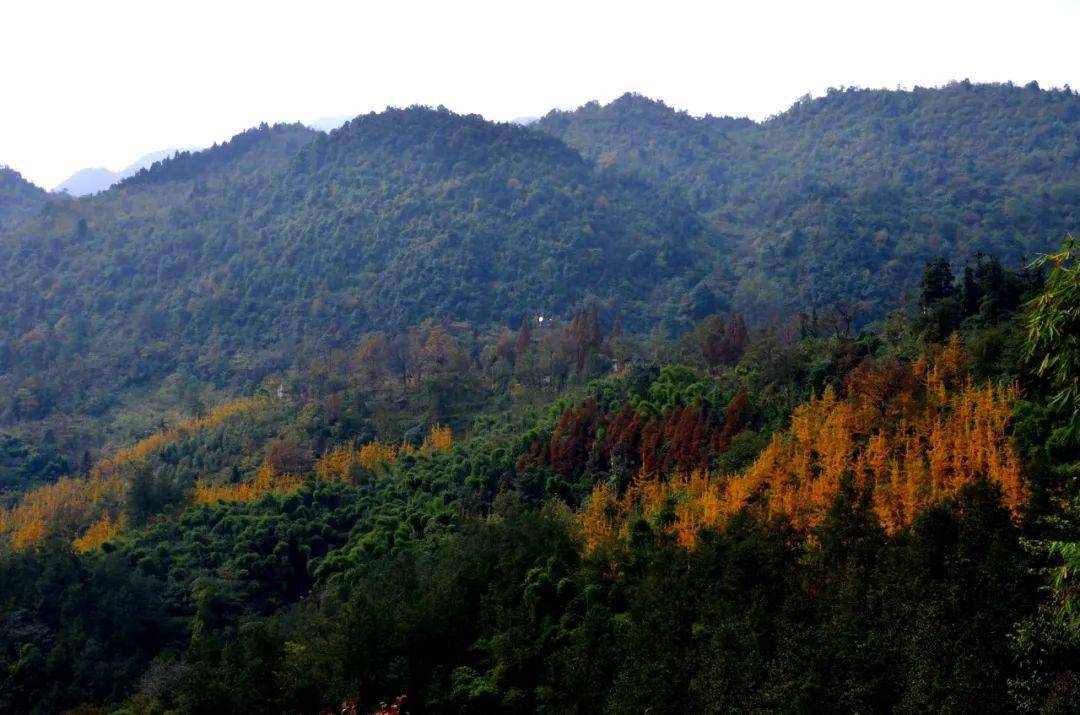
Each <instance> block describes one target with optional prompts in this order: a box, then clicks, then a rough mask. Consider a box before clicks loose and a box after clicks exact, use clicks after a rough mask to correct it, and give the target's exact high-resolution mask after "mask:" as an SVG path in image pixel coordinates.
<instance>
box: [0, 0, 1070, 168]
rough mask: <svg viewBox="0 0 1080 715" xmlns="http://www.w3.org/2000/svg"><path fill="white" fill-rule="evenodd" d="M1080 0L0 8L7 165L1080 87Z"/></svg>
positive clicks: (6, 1) (403, 1) (35, 4)
mask: <svg viewBox="0 0 1080 715" xmlns="http://www.w3.org/2000/svg"><path fill="white" fill-rule="evenodd" d="M1078 33H1080V0H1013V1H1011V2H997V1H995V0H981V1H979V2H966V1H963V2H960V1H951V0H934V1H933V2H925V1H924V0H913V1H908V2H897V1H895V0H894V1H892V2H874V1H873V0H862V1H860V2H830V1H818V2H809V1H803V2H772V1H762V0H741V1H740V2H732V3H728V2H709V3H705V2H701V3H697V2H682V1H677V0H657V1H656V2H650V3H639V2H633V1H630V0H622V1H621V2H600V1H595V2H593V1H590V0H576V1H571V2H564V1H562V0H540V1H537V0H531V1H530V2H516V1H513V0H502V1H501V2H464V1H462V2H452V1H449V0H444V1H443V2H419V1H417V0H397V1H388V2H330V1H321V0H304V1H302V2H301V1H297V2H292V3H278V2H272V1H268V0H262V2H239V1H236V2H234V1H232V0H216V1H215V2H203V1H202V0H186V1H184V2H162V1H160V0H142V1H140V2H119V1H110V0H96V1H94V2H87V1H86V0H80V1H79V2H57V1H50V0H2V1H0V165H2V164H8V165H10V166H12V167H13V168H15V169H18V170H19V171H21V172H22V173H23V175H24V176H26V177H27V178H29V179H30V180H32V181H34V182H35V183H38V184H39V185H42V186H46V187H52V186H54V185H55V184H57V183H58V182H60V181H61V180H63V179H65V178H66V177H67V176H68V175H69V174H70V173H72V172H73V171H74V170H76V169H79V168H83V167H89V166H105V167H108V168H111V169H119V168H121V167H123V166H125V165H126V164H128V163H130V162H131V161H132V160H134V159H135V158H136V157H138V156H140V155H142V154H145V153H148V152H151V151H154V150H157V149H162V148H167V147H173V146H205V145H208V144H211V143H213V142H214V141H221V140H223V139H226V138H228V137H229V136H231V135H232V134H235V133H236V132H238V131H241V130H243V129H245V128H247V127H249V126H252V125H255V124H258V123H259V122H261V121H268V122H274V121H296V120H300V121H305V122H308V121H312V120H314V119H316V118H318V117H321V116H332V115H344V114H350V115H352V114H358V113H361V112H366V111H370V110H373V109H382V108H383V107H385V106H387V105H396V106H400V105H408V104H417V103H419V104H431V105H436V104H444V105H446V106H447V107H449V108H451V109H453V110H455V111H459V112H478V113H480V114H483V115H484V116H486V117H489V118H492V119H511V118H514V117H518V116H524V115H539V114H543V113H545V112H546V111H547V110H548V109H551V108H553V107H559V108H572V107H575V106H578V105H580V104H582V103H584V102H586V101H588V100H590V99H599V100H601V101H607V100H610V99H612V98H613V97H615V96H617V95H619V94H621V93H623V92H625V91H630V90H633V91H637V92H641V93H643V94H646V95H649V96H652V97H656V98H660V99H663V100H664V101H666V102H667V103H668V104H670V105H673V106H675V107H677V108H680V109H687V110H689V111H690V112H691V113H693V114H705V113H712V114H734V115H750V116H752V117H764V116H768V115H770V114H775V113H777V112H779V111H782V110H783V109H785V108H787V107H788V106H789V105H790V104H791V103H792V102H793V101H794V100H795V99H796V98H798V97H799V96H801V95H803V94H806V93H807V92H809V93H812V94H815V95H817V94H821V93H822V92H824V91H825V90H826V89H827V88H828V87H830V86H863V87H897V86H905V87H910V86H912V85H916V84H918V85H923V86H931V85H940V84H943V83H945V82H948V81H949V80H952V79H963V78H965V77H966V78H970V79H971V80H973V81H985V82H989V81H1007V80H1011V81H1013V82H1017V83H1026V82H1028V81H1030V80H1032V79H1034V80H1037V81H1038V82H1039V83H1040V84H1041V85H1043V86H1044V87H1050V86H1062V85H1065V84H1069V83H1071V84H1073V85H1074V86H1080V51H1078V50H1077V43H1076V38H1077V36H1078Z"/></svg>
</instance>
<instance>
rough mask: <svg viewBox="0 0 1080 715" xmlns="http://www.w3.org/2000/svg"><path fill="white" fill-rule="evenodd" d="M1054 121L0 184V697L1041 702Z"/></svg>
mask: <svg viewBox="0 0 1080 715" xmlns="http://www.w3.org/2000/svg"><path fill="white" fill-rule="evenodd" d="M1078 104H1080V99H1078V97H1077V96H1076V95H1075V94H1074V93H1072V92H1071V91H1055V92H1043V91H1041V90H1039V89H1038V88H1036V87H1033V86H1031V87H1025V88H1017V87H1012V86H972V85H969V84H967V83H961V84H955V85H950V86H949V87H947V88H944V89H940V90H921V89H920V90H915V91H912V92H886V91H837V92H831V93H830V94H829V95H828V96H826V97H823V98H821V99H817V100H804V101H800V102H799V103H798V104H796V105H795V106H794V107H793V108H791V109H790V110H789V111H787V112H785V113H784V114H781V115H779V116H777V117H774V118H772V119H769V120H767V121H765V122H760V123H757V122H752V121H749V120H745V119H731V118H711V117H706V118H703V119H695V118H693V117H690V116H688V115H686V114H683V113H679V112H675V111H673V110H671V109H669V108H667V107H666V106H664V105H662V104H661V103H658V102H653V101H651V100H647V99H644V98H641V97H637V96H633V95H628V96H626V97H623V98H621V99H619V100H616V101H615V102H613V103H612V104H610V105H607V106H604V107H601V106H599V105H595V104H592V105H586V106H585V107H582V108H581V109H579V110H576V111H574V112H556V113H552V114H549V115H548V116H547V117H545V118H544V119H542V120H540V121H539V122H538V123H535V124H530V125H529V126H528V127H524V126H518V125H516V124H498V123H492V122H488V121H485V120H484V119H483V118H481V117H478V116H461V115H457V114H453V113H451V112H449V111H447V110H445V109H442V108H439V109H430V108H423V107H412V108H408V109H390V110H387V111H385V112H381V113H372V114H368V115H364V116H361V117H357V118H355V119H353V120H351V121H349V122H347V123H345V124H344V125H343V126H341V127H340V128H338V129H335V130H334V131H332V132H330V133H329V134H324V133H322V132H318V131H315V130H312V129H310V128H307V127H304V126H301V125H275V126H268V125H261V126H259V127H257V128H254V129H251V130H249V131H247V132H244V133H242V134H239V135H237V136H235V137H233V138H232V139H231V140H230V141H228V142H226V143H224V144H222V145H215V146H214V147H211V148H209V149H207V150H205V151H199V152H179V153H177V154H175V155H174V156H171V157H169V158H167V159H164V160H162V161H159V162H156V163H154V164H153V165H152V166H150V167H148V168H146V169H144V170H142V171H140V172H138V173H137V174H135V175H133V176H131V177H129V178H127V179H125V180H124V181H122V182H120V183H119V184H118V185H116V186H114V187H112V188H110V189H109V190H107V191H104V192H101V193H99V194H96V195H94V196H90V197H84V198H78V199H75V198H69V197H49V196H48V195H46V194H44V192H41V191H40V190H39V189H36V187H33V186H32V185H30V184H28V183H27V182H25V181H23V180H22V179H21V177H19V176H18V174H16V173H14V172H11V171H8V170H5V171H4V172H3V173H0V221H2V222H3V223H4V224H5V225H4V228H3V229H0V274H2V275H3V278H4V280H2V281H0V314H2V315H3V316H4V320H3V321H0V711H3V712H8V711H11V712H35V713H36V712H41V713H51V712H64V711H74V712H117V713H132V714H135V713H138V714H139V715H151V714H156V713H172V712H183V713H220V712H240V713H247V712H250V713H266V712H297V713H327V712H340V713H341V715H359V713H365V712H378V713H383V714H388V713H399V715H400V713H404V712H413V713H424V712H451V711H452V712H474V713H480V712H483V713H486V712H501V713H531V712H557V713H573V712H580V713H594V712H612V713H634V712H642V711H649V712H727V711H738V712H742V711H754V712H775V711H783V712H791V711H795V712H803V711H807V712H813V711H822V710H840V711H845V712H886V711H903V712H926V711H948V712H954V711H955V712H1014V711H1015V712H1051V713H1057V712H1061V713H1066V712H1072V711H1073V710H1075V703H1076V702H1077V699H1078V698H1080V672H1078V671H1077V668H1076V663H1077V662H1080V592H1078V589H1077V582H1076V576H1075V574H1076V573H1080V546H1078V545H1080V517H1078V514H1080V496H1078V495H1080V384H1078V381H1077V375H1078V374H1080V345H1078V343H1077V340H1076V336H1077V335H1080V246H1078V245H1077V241H1076V239H1073V238H1067V237H1066V234H1067V233H1068V231H1070V230H1073V229H1075V228H1077V225H1076V224H1077V222H1078V221H1080V213H1078V212H1080V208H1078V204H1080V191H1078V189H1077V187H1078V186H1080V183H1078V182H1080V167H1078V161H1080V148H1078V141H1080V138H1078V135H1080V132H1078V131H1077V130H1078V128H1080V124H1078V122H1080V116H1078V110H1077V107H1078ZM1051 245H1054V246H1057V248H1056V249H1055V253H1053V255H1050V256H1044V257H1042V258H1040V259H1039V260H1038V261H1036V262H1035V263H1029V262H1028V261H1027V260H1024V256H1025V255H1026V254H1028V253H1029V252H1031V251H1035V250H1039V249H1043V248H1047V247H1049V246H1051Z"/></svg>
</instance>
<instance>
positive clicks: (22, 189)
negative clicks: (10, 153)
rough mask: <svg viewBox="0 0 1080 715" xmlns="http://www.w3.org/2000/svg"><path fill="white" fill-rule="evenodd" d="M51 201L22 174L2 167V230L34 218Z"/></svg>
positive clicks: (0, 196) (0, 184) (0, 177)
mask: <svg viewBox="0 0 1080 715" xmlns="http://www.w3.org/2000/svg"><path fill="white" fill-rule="evenodd" d="M48 201H49V194H48V193H47V192H46V191H45V190H44V189H42V188H40V187H38V186H35V185H34V184H31V183H30V182H29V181H27V180H26V179H24V178H23V177H22V174H20V173H19V172H17V171H15V170H14V169H11V168H9V167H6V166H0V229H3V228H5V227H8V226H13V225H15V224H16V223H18V222H19V221H22V220H23V219H26V218H29V217H30V216H33V215H34V214H36V213H37V212H38V211H40V210H41V207H42V206H44V205H45V204H46V203H48Z"/></svg>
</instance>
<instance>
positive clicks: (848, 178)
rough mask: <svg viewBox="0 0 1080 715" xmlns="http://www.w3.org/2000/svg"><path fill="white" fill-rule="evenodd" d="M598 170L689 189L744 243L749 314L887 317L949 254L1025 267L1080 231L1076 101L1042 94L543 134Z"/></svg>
mask: <svg viewBox="0 0 1080 715" xmlns="http://www.w3.org/2000/svg"><path fill="white" fill-rule="evenodd" d="M536 126H537V127H538V128H539V129H540V130H542V131H545V132H549V133H551V134H554V135H555V136H558V137H560V138H562V139H563V140H564V141H566V142H567V143H568V144H569V145H570V146H572V147H574V148H575V149H578V150H579V151H581V152H582V153H583V155H585V156H586V157H588V158H590V159H592V160H593V161H595V162H597V164H598V165H600V166H606V167H612V168H616V169H619V170H621V171H627V172H631V173H634V174H636V175H642V176H645V177H648V178H649V179H651V180H653V181H655V182H657V183H660V182H663V183H670V184H674V185H676V186H680V187H681V188H682V189H683V190H684V191H685V193H686V196H687V199H688V201H690V203H691V205H693V206H694V208H695V209H697V210H699V211H700V212H702V213H703V214H704V215H706V216H708V217H709V218H711V219H712V220H713V221H714V222H715V225H716V227H717V229H718V230H720V231H721V232H724V233H730V234H733V235H735V236H738V237H739V241H738V242H737V245H738V246H739V248H740V252H739V253H740V255H739V259H738V260H739V265H740V269H739V270H738V271H737V275H738V280H737V281H736V283H735V284H734V285H729V286H726V288H727V289H728V291H730V292H729V293H728V295H730V296H731V300H732V305H733V307H734V308H736V309H737V310H740V311H743V312H751V313H753V312H755V311H768V310H770V309H777V308H782V309H792V308H794V307H797V306H812V307H817V308H819V309H821V308H824V307H826V306H828V305H831V304H832V303H834V302H851V303H858V304H860V307H861V310H863V311H867V313H868V314H869V316H876V315H880V313H881V312H882V311H883V310H887V309H888V308H889V307H890V306H891V305H892V304H893V303H894V302H895V300H896V298H897V297H898V296H899V295H900V291H901V290H903V289H904V288H911V287H913V285H914V284H915V282H916V281H917V280H918V272H919V270H920V266H922V264H923V263H924V262H925V261H927V260H929V259H930V258H932V257H934V256H935V255H937V254H939V253H941V252H948V253H951V254H954V255H959V256H973V255H974V254H976V253H977V252H980V251H981V252H983V253H989V254H993V255H995V256H997V257H998V258H999V259H1001V260H1003V261H1006V262H1008V263H1012V264H1014V265H1015V264H1017V263H1019V262H1020V261H1021V260H1022V258H1023V257H1024V256H1031V255H1032V254H1033V253H1034V252H1037V251H1042V250H1045V249H1047V248H1049V247H1050V246H1052V245H1053V244H1055V243H1056V242H1057V241H1058V240H1059V239H1060V237H1061V236H1063V235H1065V234H1066V233H1068V232H1071V231H1076V230H1077V228H1078V224H1080V214H1078V213H1077V211H1078V208H1077V207H1078V206H1080V178H1078V176H1080V174H1078V172H1080V96H1078V95H1077V94H1076V93H1075V92H1072V91H1070V90H1067V89H1066V90H1063V91H1044V90H1041V89H1039V87H1038V86H1037V85H1029V86H1027V87H1015V86H1011V85H976V84H971V83H968V82H958V83H953V84H950V85H949V86H947V87H944V88H941V89H922V88H917V89H915V90H912V91H892V90H863V89H848V90H830V91H829V93H828V94H827V95H826V96H824V97H820V98H816V99H811V98H809V97H807V98H805V99H802V100H800V101H799V102H797V103H796V104H795V105H794V106H793V107H792V108H791V109H789V110H788V111H786V112H783V113H781V114H779V115H777V116H775V117H772V118H770V119H768V120H766V121H764V122H761V123H754V122H750V121H747V120H737V119H731V118H726V117H724V118H717V117H704V118H701V119H697V118H694V117H691V116H689V115H687V114H685V113H682V112H677V111H675V110H673V109H670V108H668V107H666V106H665V105H663V104H662V103H659V102H655V101H653V100H649V99H647V98H644V97H641V96H638V95H631V94H628V95H625V96H623V97H621V98H619V99H617V100H615V101H614V102H612V103H610V104H608V105H606V106H600V105H599V104H596V103H592V104H588V105H585V106H584V107H582V108H580V109H578V110H576V111H573V112H558V111H556V112H552V113H550V114H548V115H547V116H546V117H544V118H543V119H541V120H540V121H539V122H538V123H537V125H536Z"/></svg>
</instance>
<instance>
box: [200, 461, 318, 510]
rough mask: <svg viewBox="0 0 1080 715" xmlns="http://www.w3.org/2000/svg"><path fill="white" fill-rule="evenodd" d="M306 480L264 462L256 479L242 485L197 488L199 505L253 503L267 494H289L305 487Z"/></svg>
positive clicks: (217, 485) (202, 486)
mask: <svg viewBox="0 0 1080 715" xmlns="http://www.w3.org/2000/svg"><path fill="white" fill-rule="evenodd" d="M303 484H304V480H303V478H302V477H299V476H297V475H295V474H281V473H278V472H277V471H276V470H275V469H274V468H273V467H272V466H271V465H270V464H269V463H268V462H263V465H262V466H261V467H259V471H258V472H256V474H255V478H254V479H252V480H251V481H249V482H241V483H240V484H201V485H199V486H197V487H195V493H194V495H193V496H194V500H195V503H197V504H217V503H219V502H230V501H235V502H251V501H255V500H256V499H258V498H260V497H262V496H263V495H265V494H288V493H289V492H294V491H296V490H297V489H299V488H300V487H301V486H303Z"/></svg>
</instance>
